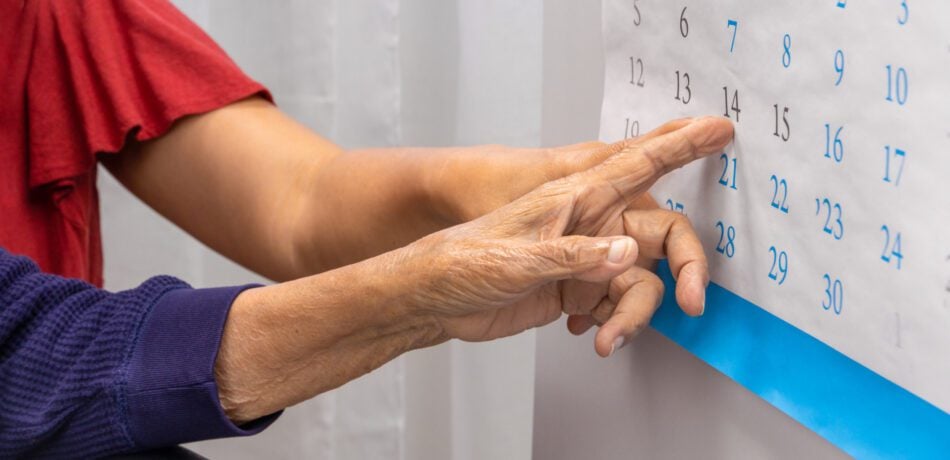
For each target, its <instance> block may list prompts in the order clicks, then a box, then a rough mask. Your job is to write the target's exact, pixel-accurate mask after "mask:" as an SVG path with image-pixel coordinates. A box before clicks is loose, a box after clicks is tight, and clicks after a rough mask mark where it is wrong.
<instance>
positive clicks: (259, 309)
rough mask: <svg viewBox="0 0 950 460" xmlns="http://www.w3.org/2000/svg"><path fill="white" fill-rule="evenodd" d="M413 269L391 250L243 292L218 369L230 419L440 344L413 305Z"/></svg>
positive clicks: (265, 410)
mask: <svg viewBox="0 0 950 460" xmlns="http://www.w3.org/2000/svg"><path fill="white" fill-rule="evenodd" d="M396 271H399V273H398V274H397V273H395V272H396ZM413 272H420V273H422V272H423V271H422V270H413V269H412V267H408V266H405V264H404V263H403V259H402V258H400V257H399V255H398V254H396V253H388V254H384V255H382V256H379V257H377V258H374V259H372V260H370V261H365V262H362V263H358V264H353V265H350V266H347V267H343V268H341V269H337V270H332V271H329V272H326V273H322V274H320V275H315V276H311V277H308V278H303V279H300V280H296V281H292V282H287V283H283V284H278V285H274V286H269V287H264V288H258V289H252V290H248V291H245V292H243V293H242V294H241V295H240V296H238V298H237V299H236V300H235V302H234V304H233V305H232V307H231V312H230V314H229V316H228V320H227V323H226V324H225V329H224V334H223V336H222V342H221V347H220V350H219V354H218V358H217V361H216V365H215V374H216V381H217V383H218V389H219V395H220V398H221V403H222V406H223V408H224V410H225V412H226V413H227V414H228V416H229V417H230V418H231V419H232V420H235V421H237V422H241V421H246V420H252V419H255V418H258V417H260V416H262V415H266V414H270V413H273V412H276V411H278V410H280V409H282V408H284V407H288V406H291V405H293V404H296V403H299V402H301V401H304V400H306V399H309V398H311V397H313V396H315V395H317V394H320V393H322V392H325V391H328V390H331V389H333V388H336V387H338V386H340V385H342V384H344V383H346V382H348V381H350V380H353V379H355V378H357V377H359V376H361V375H363V374H365V373H367V372H369V371H371V370H373V369H375V368H377V367H379V366H381V365H383V364H384V363H386V362H388V361H390V360H392V359H393V358H395V357H396V356H399V355H400V354H402V353H404V352H406V351H409V350H412V349H415V348H420V347H424V346H429V345H434V344H437V343H440V342H442V341H444V340H446V337H445V336H444V335H443V333H442V330H441V328H440V327H439V326H438V325H437V323H436V322H435V320H433V319H432V318H431V317H430V316H427V315H424V314H421V313H419V312H420V310H419V309H417V308H415V306H416V305H418V301H417V299H415V298H414V295H416V293H415V292H414V291H413V289H414V286H415V285H417V284H418V283H417V282H416V280H413V279H412V277H413V276H412V275H411V273H413Z"/></svg>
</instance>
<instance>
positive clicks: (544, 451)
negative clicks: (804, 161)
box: [534, 0, 847, 460]
mask: <svg viewBox="0 0 950 460" xmlns="http://www.w3.org/2000/svg"><path fill="white" fill-rule="evenodd" d="M544 7H545V11H544V20H545V24H544V47H545V48H544V57H545V59H544V112H543V125H542V133H543V137H542V140H543V142H544V143H545V144H548V145H556V144H563V143H571V142H579V141H582V140H589V139H593V138H596V136H597V134H598V126H599V118H600V101H601V98H602V93H603V55H602V53H601V28H600V2H599V0H583V1H577V0H547V1H545V4H544ZM654 46H663V44H662V43H656V44H654ZM536 361H537V373H536V375H535V381H536V382H537V383H536V386H535V412H534V457H535V458H538V459H545V460H548V459H552V460H557V459H565V460H567V459H578V458H648V459H666V458H670V459H680V458H704V459H766V458H787V459H800V458H822V459H826V458H829V459H830V458H847V457H846V456H845V455H844V454H843V453H842V452H840V451H839V450H838V449H837V448H835V447H834V446H832V445H830V444H829V443H828V442H827V441H825V440H824V439H822V438H820V437H819V436H818V435H816V434H814V433H813V432H811V431H809V430H807V429H806V428H804V427H803V426H801V425H799V424H798V423H797V422H795V421H794V420H792V419H790V418H789V417H787V416H786V415H784V414H783V413H781V412H779V411H778V410H777V409H775V408H773V407H772V406H770V405H769V404H767V403H766V402H765V401H763V400H762V399H760V398H758V397H757V396H755V395H754V394H752V393H751V392H749V391H747V390H745V389H744V388H742V387H740V386H739V385H737V384H736V383H735V382H733V381H732V380H731V379H729V378H728V377H726V376H725V375H723V374H720V373H719V372H718V371H716V370H715V369H713V368H712V367H710V366H708V365H707V364H705V363H704V362H702V361H701V360H699V359H698V358H696V357H694V356H693V355H691V354H690V353H688V352H687V351H685V350H683V349H682V348H680V347H679V346H678V345H676V344H675V343H673V342H671V341H669V340H668V339H666V338H665V337H663V336H661V335H660V334H659V333H656V332H655V331H652V330H648V331H646V332H644V333H643V334H641V336H639V337H638V338H637V339H636V340H634V341H633V342H631V343H630V344H628V345H627V346H626V347H625V348H623V349H621V350H620V352H618V354H617V355H615V356H614V357H612V358H610V359H601V358H599V357H597V356H596V355H595V354H594V350H593V333H592V332H590V333H588V334H586V335H585V336H582V337H573V336H570V335H568V333H567V332H566V329H565V326H564V323H563V321H561V322H559V323H558V324H556V325H552V326H551V327H548V328H545V329H543V330H541V331H539V332H538V344H537V358H536Z"/></svg>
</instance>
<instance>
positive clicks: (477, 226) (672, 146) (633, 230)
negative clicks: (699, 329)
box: [390, 118, 732, 356]
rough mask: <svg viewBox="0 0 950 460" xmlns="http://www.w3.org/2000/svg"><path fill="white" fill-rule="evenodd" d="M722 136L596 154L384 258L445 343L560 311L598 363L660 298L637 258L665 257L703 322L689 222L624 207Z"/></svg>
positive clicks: (714, 127) (680, 294)
mask: <svg viewBox="0 0 950 460" xmlns="http://www.w3.org/2000/svg"><path fill="white" fill-rule="evenodd" d="M731 137H732V127H731V124H730V123H729V122H728V121H726V120H724V119H720V118H703V119H697V120H692V121H679V122H676V123H674V124H672V125H667V126H665V127H664V128H663V129H661V130H659V131H658V132H656V133H653V134H651V135H649V136H645V138H642V139H637V140H633V141H626V142H624V143H621V144H617V145H615V146H610V147H607V148H605V149H604V151H605V153H604V155H605V156H607V158H606V159H605V160H603V162H602V163H600V164H599V165H597V166H595V167H593V168H591V169H589V170H586V171H583V172H580V173H577V174H573V175H571V176H568V177H565V178H562V179H558V180H555V181H552V182H549V183H546V184H544V185H543V186H541V187H539V188H537V189H535V190H534V191H532V192H530V193H528V194H527V195H525V196H523V197H521V198H520V199H517V200H515V201H514V202H512V203H511V204H509V205H506V206H504V207H501V208H499V209H497V210H496V211H494V212H491V213H489V214H487V215H485V216H483V217H481V218H479V219H476V220H474V221H472V222H470V223H467V224H463V225H459V226H456V227H452V228H450V229H447V230H444V231H441V232H438V233H435V234H433V235H430V236H428V237H425V238H423V239H421V240H419V241H417V242H416V243H413V244H412V245H410V246H408V247H406V248H405V249H404V250H400V251H395V252H394V253H392V254H391V255H390V256H391V257H395V258H396V259H395V260H393V261H392V262H393V263H394V264H397V265H398V266H401V267H402V269H400V270H399V271H400V272H401V273H404V274H406V275H407V276H410V278H409V279H407V280H405V281H404V282H405V283H406V285H407V286H410V287H412V289H413V291H414V294H412V295H411V298H412V299H413V300H412V302H413V303H415V304H416V305H418V306H419V308H421V309H423V310H424V311H426V312H428V313H429V314H431V315H432V316H433V317H434V318H436V320H437V321H438V323H439V324H440V325H441V326H442V328H443V330H444V332H445V334H446V335H447V336H448V337H454V338H459V339H462V340H469V341H480V340H491V339H495V338H498V337H504V336H509V335H513V334H517V333H519V332H521V331H524V330H526V329H529V328H532V327H537V326H541V325H544V324H547V323H549V322H551V321H554V320H556V319H557V318H558V317H559V316H560V315H561V313H562V312H565V313H568V314H571V315H574V318H573V319H572V329H573V330H575V332H576V331H579V330H581V329H584V328H586V327H590V325H592V324H593V323H595V322H596V323H600V324H603V327H601V329H600V331H598V334H597V336H596V339H595V349H596V350H597V353H598V354H600V355H601V356H608V355H610V354H611V353H612V352H613V351H614V350H615V349H616V348H618V347H619V346H621V345H622V344H623V343H624V341H625V340H627V339H629V338H630V337H632V336H633V335H634V334H636V333H637V331H639V330H640V329H641V328H642V327H644V326H645V325H646V324H647V323H648V322H649V319H650V317H651V316H652V314H653V312H654V311H655V309H656V308H657V306H658V305H659V302H660V300H661V298H662V292H663V285H662V283H661V281H660V280H659V278H657V277H656V275H654V274H653V273H652V272H651V271H649V270H648V269H646V268H644V267H642V266H638V265H635V263H636V262H637V259H638V256H640V255H642V256H644V257H646V258H649V259H660V258H664V257H669V259H670V266H671V269H672V270H673V274H674V277H675V278H676V279H677V288H676V298H677V301H678V302H679V304H680V306H681V307H682V309H683V310H684V311H685V312H686V313H688V314H691V315H698V314H701V313H702V311H703V308H704V303H705V288H706V285H707V283H708V279H709V277H708V272H707V266H706V260H705V256H704V253H703V250H702V247H701V244H700V242H699V239H698V238H697V236H696V235H695V233H694V232H693V230H692V228H691V227H690V224H689V222H688V221H687V220H686V218H685V217H683V216H682V215H680V214H677V213H673V212H670V211H665V210H658V209H654V210H628V208H629V207H630V206H631V205H632V204H633V203H635V202H637V201H638V200H639V199H641V197H642V196H643V195H644V194H645V193H646V192H647V190H648V189H649V187H650V186H651V185H652V184H653V183H654V182H655V181H656V180H657V179H658V178H659V177H660V176H662V175H663V174H665V173H667V172H669V171H671V170H673V169H676V168H679V167H681V166H683V165H685V164H686V163H688V162H690V161H692V160H694V159H697V158H700V157H702V156H704V155H708V154H712V153H716V152H720V151H722V149H723V148H724V147H725V146H726V144H727V143H728V142H729V141H730V139H731ZM631 237H632V238H631Z"/></svg>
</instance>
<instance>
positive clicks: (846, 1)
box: [838, 0, 848, 8]
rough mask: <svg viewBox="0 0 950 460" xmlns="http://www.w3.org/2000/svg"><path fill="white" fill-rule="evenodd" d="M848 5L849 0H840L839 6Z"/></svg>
mask: <svg viewBox="0 0 950 460" xmlns="http://www.w3.org/2000/svg"><path fill="white" fill-rule="evenodd" d="M847 5H848V0H838V8H844V7H845V6H847Z"/></svg>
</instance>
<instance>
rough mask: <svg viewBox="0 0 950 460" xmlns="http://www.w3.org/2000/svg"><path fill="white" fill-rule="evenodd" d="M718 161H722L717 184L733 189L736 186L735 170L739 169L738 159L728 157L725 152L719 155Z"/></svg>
mask: <svg viewBox="0 0 950 460" xmlns="http://www.w3.org/2000/svg"><path fill="white" fill-rule="evenodd" d="M719 161H721V162H722V174H721V175H720V176H719V185H722V186H723V187H728V188H731V189H733V190H738V189H737V188H736V170H737V169H739V160H738V159H736V158H732V159H730V158H729V155H726V154H725V153H723V154H721V155H719Z"/></svg>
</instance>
